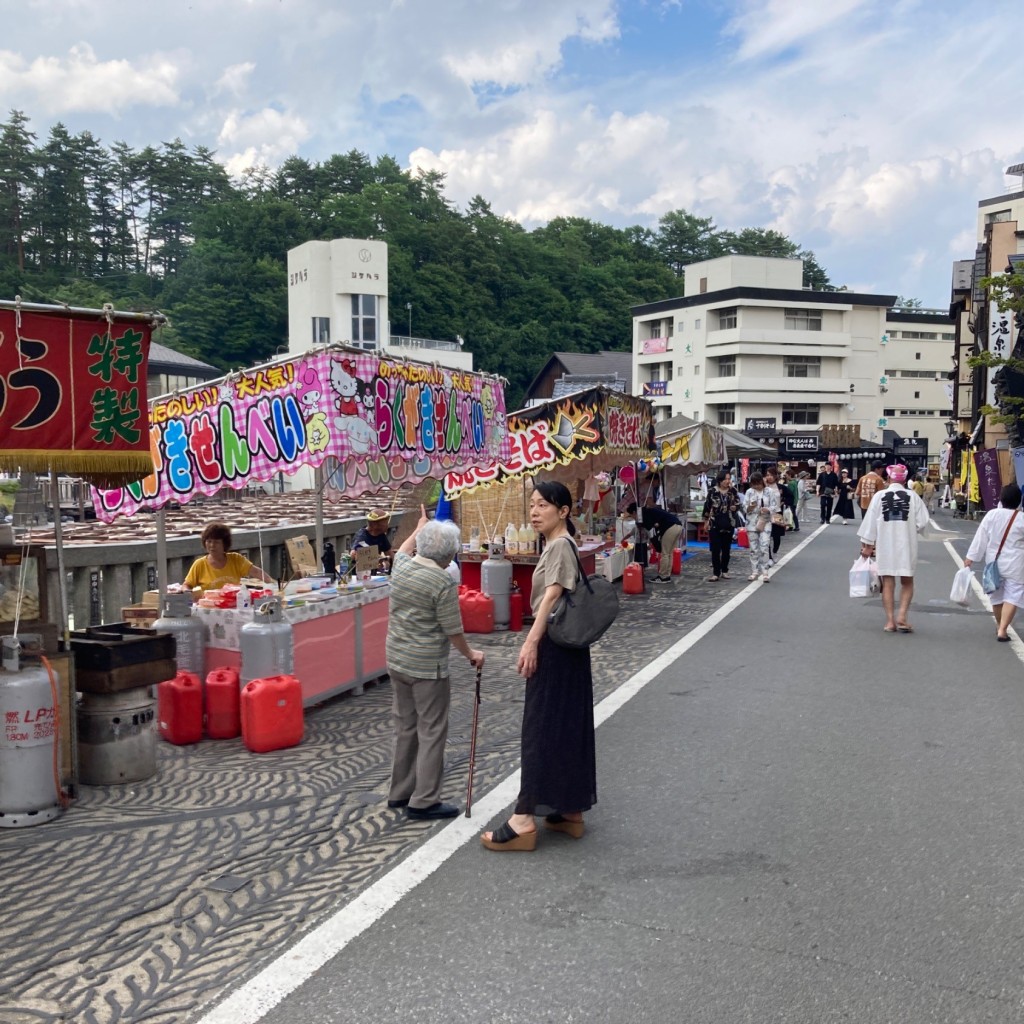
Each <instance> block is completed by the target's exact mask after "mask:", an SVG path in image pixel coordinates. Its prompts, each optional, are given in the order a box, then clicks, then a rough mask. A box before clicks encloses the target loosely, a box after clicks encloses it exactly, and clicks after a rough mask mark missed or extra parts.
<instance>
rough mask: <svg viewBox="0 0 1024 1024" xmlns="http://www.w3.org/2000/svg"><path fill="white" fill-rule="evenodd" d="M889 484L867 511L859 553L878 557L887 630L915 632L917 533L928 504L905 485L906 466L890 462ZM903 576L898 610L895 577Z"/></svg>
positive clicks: (862, 527) (924, 517)
mask: <svg viewBox="0 0 1024 1024" xmlns="http://www.w3.org/2000/svg"><path fill="white" fill-rule="evenodd" d="M887 472H888V474H889V486H888V487H885V488H883V489H882V490H880V491H876V492H875V495H874V497H873V498H872V499H871V504H870V505H868V508H867V511H866V512H865V513H864V521H863V522H862V523H861V527H860V529H859V530H858V531H857V536H858V537H860V539H861V547H860V553H861V554H862V555H864V556H866V557H869V558H870V557H871V556H872V555H873V556H874V557H875V560H876V564H877V566H878V575H879V577H880V578H881V581H882V607H883V608H884V609H885V631H886V633H913V631H914V630H913V628H912V627H911V625H910V623H909V622H907V615H908V613H909V612H910V602H911V601H912V600H913V597H914V570H915V569H916V568H917V535H918V534H919V533H920V532H921V531H922V530H923V529H924V528H925V527H926V526H927V525H928V521H929V516H928V508H927V506H926V505H925V503H924V502H923V501H922V500H921V499H920V498H919V497H918V495H916V494H915V493H914V492H913V491H912V490H909V489H908V488H907V487H906V481H907V473H908V471H907V467H906V466H904V465H902V464H897V465H895V466H889V467H888V470H887ZM897 576H899V578H900V607H899V614H898V615H897V614H895V605H896V577H897Z"/></svg>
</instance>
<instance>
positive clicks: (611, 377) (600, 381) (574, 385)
mask: <svg viewBox="0 0 1024 1024" xmlns="http://www.w3.org/2000/svg"><path fill="white" fill-rule="evenodd" d="M601 385H603V386H604V387H606V388H611V389H612V391H624V392H626V394H628V393H629V390H628V388H627V382H626V381H625V380H624V379H623V378H622V377H620V376H619V375H618V374H617V373H563V374H562V376H561V377H560V378H559V379H558V380H556V381H555V384H554V387H553V389H552V391H551V397H552V398H561V397H562V396H563V395H572V394H575V393H576V392H577V391H584V390H586V389H587V388H596V387H599V386H601Z"/></svg>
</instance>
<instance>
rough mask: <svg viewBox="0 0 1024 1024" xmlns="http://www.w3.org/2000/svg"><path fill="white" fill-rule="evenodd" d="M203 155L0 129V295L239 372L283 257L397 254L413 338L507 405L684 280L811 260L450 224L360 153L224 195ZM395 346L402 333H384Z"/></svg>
mask: <svg viewBox="0 0 1024 1024" xmlns="http://www.w3.org/2000/svg"><path fill="white" fill-rule="evenodd" d="M214 157H215V154H214V153H213V152H211V151H210V150H208V149H205V148H203V147H195V148H193V149H188V148H187V147H186V146H185V145H183V144H182V143H181V141H180V140H177V139H176V140H175V141H173V142H170V143H167V142H164V143H160V144H159V145H153V146H147V147H145V148H144V149H141V150H134V149H132V148H131V147H129V146H127V145H125V144H124V143H121V142H114V143H113V144H111V145H110V146H106V145H104V144H103V143H102V142H101V141H100V140H98V139H96V138H95V137H94V136H93V135H92V134H91V133H89V132H81V133H79V134H77V135H72V134H70V133H69V132H68V131H67V130H66V129H65V127H64V126H63V125H61V124H56V125H54V126H53V127H52V128H50V129H49V131H48V133H47V135H46V137H45V138H42V137H41V135H40V134H37V133H36V132H35V131H34V130H33V128H32V126H31V124H30V122H29V120H28V118H27V117H26V116H25V115H24V114H23V113H21V112H20V111H12V112H11V114H10V116H9V118H8V120H7V121H6V122H4V123H3V124H2V125H0V298H8V299H10V298H13V297H14V296H15V295H21V297H22V298H23V299H24V300H25V301H30V302H66V303H69V304H72V305H80V306H100V305H102V304H103V303H104V302H112V303H113V304H114V306H115V307H116V308H118V309H125V310H150V309H159V310H160V311H162V312H164V313H166V314H167V315H168V316H169V317H170V320H171V324H172V326H171V327H170V328H169V329H167V330H166V331H165V334H164V336H163V337H162V338H161V340H162V341H163V342H164V343H165V344H169V345H171V346H173V347H175V348H178V349H179V350H181V351H183V352H187V353H189V354H191V355H195V356H197V357H199V358H201V359H204V360H206V361H207V362H210V363H213V364H214V365H216V366H220V367H223V368H225V369H228V368H230V367H237V366H246V365H251V364H253V363H255V362H258V361H260V360H262V359H266V358H267V357H269V356H271V355H273V354H274V352H275V351H277V350H278V349H279V348H280V347H281V346H282V345H283V344H285V343H286V339H287V294H286V282H285V267H286V259H287V251H288V249H290V248H292V247H293V246H296V245H299V244H300V243H302V242H306V241H309V240H310V239H330V238H340V237H356V238H374V239H381V240H383V241H385V242H387V243H388V247H389V275H390V297H389V299H390V305H391V309H392V310H401V311H403V313H404V311H405V307H406V303H411V304H412V307H413V334H414V335H416V336H418V337H431V338H454V337H455V336H456V335H457V334H459V335H462V336H463V337H464V338H465V339H466V347H467V349H468V350H470V351H472V352H473V353H474V357H475V363H476V366H477V367H478V368H479V369H482V370H488V371H491V372H496V373H501V374H503V375H504V376H506V377H507V378H508V379H509V381H510V385H511V386H510V388H509V395H508V398H509V403H510V405H509V407H510V408H515V407H516V405H517V404H518V402H519V400H520V399H521V397H522V393H523V388H524V387H525V385H526V384H527V383H529V381H530V379H531V378H532V376H533V375H534V374H535V373H536V372H537V370H538V369H539V368H540V367H541V365H542V364H543V363H544V361H545V360H546V359H547V357H548V355H549V354H550V353H551V352H553V351H557V350H568V351H581V352H597V351H599V350H601V349H627V348H628V347H629V344H630V335H631V323H630V315H629V307H630V306H632V305H635V304H636V303H640V302H650V301H655V300H658V299H665V298H670V297H672V296H674V295H678V294H680V292H681V290H682V282H681V281H680V280H679V275H680V274H681V273H682V267H683V266H684V265H685V264H687V263H689V262H693V261H694V260H697V259H706V258H709V257H712V256H719V255H723V254H725V253H729V252H736V253H748V254H760V255H772V256H802V257H803V258H804V260H805V277H806V280H805V283H806V284H810V285H812V286H814V287H817V288H829V287H830V284H829V281H828V277H827V275H826V273H825V271H824V270H823V269H822V268H821V267H820V266H819V265H818V263H817V260H815V258H814V256H813V253H810V252H807V251H802V250H801V249H800V246H799V245H798V244H797V243H794V242H792V241H791V240H790V239H788V238H786V237H785V236H783V235H780V234H778V233H777V232H774V231H770V230H765V229H761V228H747V229H744V230H742V231H739V232H731V231H722V230H719V229H717V228H716V227H715V225H714V223H713V220H712V219H711V218H698V217H695V216H693V215H692V214H689V213H687V212H686V211H685V210H675V211H672V212H670V213H667V214H666V215H665V216H663V217H662V218H661V220H660V221H659V225H658V229H657V230H656V231H652V230H650V229H648V228H644V227H639V226H636V227H629V228H614V227H609V226H607V225H604V224H599V223H596V222H594V221H591V220H586V219H583V218H577V217H570V218H557V219H556V220H553V221H551V222H550V223H549V224H547V225H546V226H544V227H542V228H537V229H535V230H533V231H527V230H525V229H524V228H523V227H522V226H521V225H519V224H517V223H515V222H514V221H511V220H509V219H507V218H504V217H500V216H497V215H496V214H495V213H494V212H493V211H492V210H491V208H490V206H489V204H488V203H487V201H486V199H485V198H483V197H481V196H476V197H474V198H473V199H472V200H471V201H470V203H469V204H468V207H467V208H466V209H465V210H459V209H457V208H456V207H455V205H454V204H453V203H452V202H451V201H450V200H449V199H448V198H447V197H446V196H445V183H444V178H443V176H442V175H439V174H434V173H425V174H418V173H415V172H414V173H410V172H408V171H404V170H402V168H401V167H400V166H399V165H398V163H397V162H396V161H395V160H394V159H393V158H392V157H390V156H382V157H379V158H377V159H376V160H371V159H370V157H368V156H367V155H366V154H364V153H359V152H356V151H355V150H352V151H350V152H348V153H345V154H343V155H336V156H332V157H331V158H330V159H328V160H325V161H323V162H322V163H311V162H310V161H308V160H304V159H300V158H299V157H291V158H289V159H288V160H286V161H285V162H284V163H283V164H282V165H281V166H280V167H279V168H278V169H277V170H275V171H271V170H267V169H264V168H260V169H257V170H254V171H253V172H251V173H250V174H249V175H247V176H246V177H245V178H244V179H243V180H240V181H236V180H231V179H229V178H228V176H227V175H226V173H225V171H224V169H223V168H222V167H221V166H220V164H218V163H217V161H216V160H215V158H214ZM391 329H392V333H393V334H404V333H406V331H407V330H408V322H407V321H406V320H405V319H404V318H402V317H396V318H393V321H392V325H391Z"/></svg>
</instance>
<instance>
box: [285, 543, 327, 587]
mask: <svg viewBox="0 0 1024 1024" xmlns="http://www.w3.org/2000/svg"><path fill="white" fill-rule="evenodd" d="M284 546H285V550H286V551H287V552H288V560H289V562H291V570H292V576H293V577H294V576H315V575H317V574H319V573H320V571H321V568H322V567H321V565H320V562H319V560H318V559H317V557H316V554H315V552H314V551H313V547H312V545H311V544H310V543H309V538H308V537H304V536H301V537H289V538H288V539H287V540H286V541H285V542H284Z"/></svg>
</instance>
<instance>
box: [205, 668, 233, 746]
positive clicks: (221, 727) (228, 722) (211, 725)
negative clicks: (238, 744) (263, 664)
mask: <svg viewBox="0 0 1024 1024" xmlns="http://www.w3.org/2000/svg"><path fill="white" fill-rule="evenodd" d="M204 699H205V701H206V735H207V736H209V737H210V739H211V740H230V739H234V737H235V736H238V735H240V734H241V732H242V691H241V688H240V687H239V685H238V669H235V668H215V669H214V670H213V671H212V672H210V674H209V675H208V676H207V677H206V694H205V696H204Z"/></svg>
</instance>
